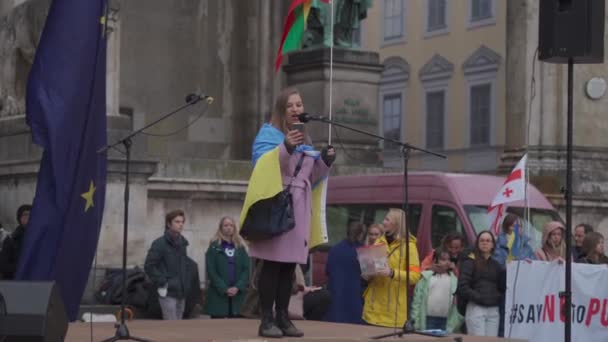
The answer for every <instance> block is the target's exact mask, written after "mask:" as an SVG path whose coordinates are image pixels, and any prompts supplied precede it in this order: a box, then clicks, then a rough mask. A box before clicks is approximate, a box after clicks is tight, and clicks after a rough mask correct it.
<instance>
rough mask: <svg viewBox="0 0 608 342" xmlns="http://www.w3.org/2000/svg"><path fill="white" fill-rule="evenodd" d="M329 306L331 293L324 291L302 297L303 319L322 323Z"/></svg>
mask: <svg viewBox="0 0 608 342" xmlns="http://www.w3.org/2000/svg"><path fill="white" fill-rule="evenodd" d="M329 304H331V293H329V291H327V290H326V289H321V290H317V291H314V292H310V293H307V294H305V295H304V318H306V319H307V320H309V321H322V320H323V318H324V316H325V313H327V309H329Z"/></svg>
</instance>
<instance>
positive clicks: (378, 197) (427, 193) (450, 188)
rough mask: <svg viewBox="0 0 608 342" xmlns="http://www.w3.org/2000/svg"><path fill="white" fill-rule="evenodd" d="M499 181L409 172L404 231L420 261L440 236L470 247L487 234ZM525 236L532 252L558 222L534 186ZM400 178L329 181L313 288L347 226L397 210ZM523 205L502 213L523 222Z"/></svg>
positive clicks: (530, 188) (321, 280)
mask: <svg viewBox="0 0 608 342" xmlns="http://www.w3.org/2000/svg"><path fill="white" fill-rule="evenodd" d="M504 181H505V178H504V177H497V176H491V175H477V174H460V173H444V172H410V173H409V175H408V188H409V189H408V197H409V204H410V206H411V208H410V211H411V213H412V217H411V223H410V229H411V234H413V235H414V236H416V238H417V244H418V253H419V256H420V259H422V258H424V257H425V256H426V255H427V254H428V253H430V251H431V249H433V248H435V247H437V246H438V245H439V244H440V242H441V239H442V238H443V236H445V235H446V234H447V233H450V232H459V233H461V234H462V235H464V236H465V237H466V241H465V243H467V244H469V245H470V244H472V243H473V241H475V237H476V235H477V233H478V232H479V231H482V230H485V229H488V218H487V208H488V206H489V205H490V203H491V202H492V200H493V199H494V196H496V193H497V192H498V190H499V189H500V188H501V186H502V185H503V183H504ZM528 194H529V199H528V201H529V203H530V222H531V224H532V227H533V229H529V233H528V234H530V235H531V236H530V237H531V238H532V241H533V243H534V244H536V245H533V246H532V247H534V248H536V247H537V246H538V243H539V241H540V238H541V235H542V226H543V224H544V223H545V222H547V221H553V220H559V221H561V218H560V217H559V214H558V212H557V211H556V210H555V208H554V207H553V206H552V205H551V203H550V202H549V201H548V200H547V199H546V198H545V197H544V196H543V194H542V193H541V192H540V191H538V190H537V189H536V188H535V187H534V186H532V185H529V186H528ZM402 203H403V174H375V175H356V176H336V177H330V179H329V183H328V190H327V213H326V214H327V226H328V234H329V244H328V245H327V246H324V247H322V248H319V249H318V251H316V252H314V253H313V257H312V277H313V283H314V284H324V283H325V281H326V278H325V260H326V252H327V250H328V248H329V246H331V245H334V244H335V243H337V242H339V241H341V240H342V239H344V237H345V235H346V226H347V224H348V223H349V222H351V221H359V222H363V223H365V224H366V225H370V224H371V223H382V220H383V219H384V216H385V215H386V213H387V211H388V208H401V207H402ZM524 207H525V205H524V202H523V201H519V202H515V203H513V204H511V206H510V207H509V208H508V210H507V211H508V212H511V213H515V214H517V215H519V216H520V217H524Z"/></svg>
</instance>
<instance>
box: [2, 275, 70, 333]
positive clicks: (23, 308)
mask: <svg viewBox="0 0 608 342" xmlns="http://www.w3.org/2000/svg"><path fill="white" fill-rule="evenodd" d="M0 294H2V296H3V297H4V300H5V301H6V315H2V314H1V313H0V341H2V342H17V341H18V342H60V341H63V340H64V339H65V336H66V333H67V330H68V316H67V313H66V310H65V306H64V304H63V300H62V299H61V295H60V294H59V289H58V288H57V286H55V283H54V282H21V281H0ZM1 311H2V308H1V307H0V312H1ZM2 338H5V339H4V340H2Z"/></svg>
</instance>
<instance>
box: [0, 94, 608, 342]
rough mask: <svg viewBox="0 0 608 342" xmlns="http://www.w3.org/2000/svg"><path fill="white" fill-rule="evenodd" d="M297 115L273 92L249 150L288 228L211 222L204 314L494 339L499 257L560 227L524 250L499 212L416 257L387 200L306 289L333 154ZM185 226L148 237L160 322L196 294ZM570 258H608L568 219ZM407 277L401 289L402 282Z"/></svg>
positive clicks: (561, 234)
mask: <svg viewBox="0 0 608 342" xmlns="http://www.w3.org/2000/svg"><path fill="white" fill-rule="evenodd" d="M303 112H304V105H303V100H302V97H301V95H300V93H299V92H298V91H297V90H296V89H293V88H288V89H285V90H283V91H282V92H281V94H279V96H278V97H277V101H276V104H275V108H274V111H273V113H272V116H271V118H270V120H269V122H268V123H266V124H264V126H263V127H262V128H261V129H260V132H259V133H258V136H257V137H256V141H255V142H254V144H253V153H252V162H253V165H254V174H255V173H256V170H262V174H264V172H275V171H277V172H276V173H275V174H276V175H277V179H270V180H267V181H268V182H269V183H268V184H264V186H265V187H267V188H277V186H278V188H279V189H283V188H286V189H289V194H290V195H291V199H292V207H293V213H292V215H293V217H292V218H293V225H292V226H291V227H290V229H289V230H288V231H287V232H285V233H283V234H280V235H277V236H274V237H272V238H267V239H262V240H254V241H247V242H246V241H245V240H244V239H243V238H242V237H241V235H240V234H239V227H237V222H239V221H237V220H235V219H234V218H232V217H223V218H222V219H221V220H220V221H219V224H218V228H217V231H216V232H215V234H214V235H213V236H212V237H211V239H210V243H209V246H208V248H207V251H206V253H205V263H206V265H205V266H206V267H205V270H206V277H205V282H204V286H203V287H204V288H205V294H206V297H205V306H204V313H206V314H208V315H209V316H210V317H211V318H233V317H249V318H257V319H259V320H260V325H259V329H258V334H259V335H260V336H262V337H282V336H290V337H299V336H303V334H304V332H303V331H301V330H300V329H298V328H297V327H296V326H295V324H294V323H293V320H296V319H309V320H321V321H328V322H339V323H352V324H370V325H376V326H384V327H396V328H401V327H403V325H404V323H405V322H406V320H409V323H411V324H412V325H413V327H414V328H415V329H417V330H426V329H441V330H445V331H447V332H466V333H468V334H472V335H484V336H502V334H503V329H504V327H503V322H504V313H505V305H504V300H505V291H506V265H507V263H509V262H512V261H515V260H543V261H557V262H563V261H564V259H565V253H566V251H565V237H566V234H565V227H564V225H563V224H562V223H561V222H558V221H552V222H547V223H546V224H545V225H544V227H543V234H542V241H541V245H540V248H538V249H537V250H533V248H532V246H531V244H530V239H529V237H528V236H527V235H526V234H525V231H524V229H523V227H522V224H521V222H522V221H521V219H520V218H519V217H518V216H516V215H514V214H508V215H506V217H505V218H504V220H503V223H502V229H501V231H500V233H499V234H498V235H497V236H495V235H494V234H493V233H492V232H490V231H481V232H479V234H478V235H477V237H476V240H475V241H474V244H472V247H469V248H466V246H467V245H468V243H467V241H466V237H464V236H462V235H460V234H458V233H455V232H454V233H450V234H447V235H446V236H444V237H443V240H442V243H441V244H440V246H438V247H437V248H436V249H434V250H432V251H431V252H430V253H429V254H428V255H424V256H421V257H423V258H422V262H420V261H419V260H420V259H419V255H418V249H417V244H416V242H417V241H416V238H415V237H414V236H409V239H406V237H405V236H403V232H404V231H405V224H406V215H405V213H404V212H403V211H402V210H400V209H394V208H393V209H389V210H388V212H387V213H386V216H385V217H384V219H383V221H382V222H376V223H373V224H371V225H369V227H367V226H365V225H364V224H363V223H361V222H356V221H353V222H349V223H348V225H347V227H345V237H344V240H343V241H341V242H339V243H337V244H335V245H334V246H333V247H331V249H330V250H329V252H328V256H327V263H326V268H325V273H326V275H327V283H326V284H324V286H322V287H315V286H311V284H310V283H309V282H307V281H306V277H305V276H304V275H305V274H306V272H307V271H308V268H309V267H308V265H309V260H310V257H309V252H310V251H309V248H310V246H309V244H311V241H309V239H311V236H313V235H314V234H315V233H316V232H315V231H314V230H315V229H317V228H316V225H315V222H313V221H314V220H318V218H319V217H320V216H319V212H318V211H319V210H320V208H319V206H318V201H316V200H314V198H315V196H316V195H315V193H316V189H317V187H318V184H319V183H320V182H322V180H323V179H324V178H326V177H327V175H328V174H329V170H330V168H331V165H332V163H333V162H334V160H335V159H336V152H335V150H334V148H333V147H331V146H326V147H324V148H323V149H322V150H321V151H316V150H315V149H314V147H313V146H312V142H311V139H310V136H309V135H308V134H307V132H306V129H305V128H304V127H301V126H299V125H297V123H298V121H299V119H298V115H299V114H302V113H303ZM296 126H298V127H296ZM258 173H259V172H258ZM269 174H270V173H269ZM273 182H274V183H273ZM253 183H255V182H254V180H253V177H252V180H251V181H250V183H249V187H248V191H247V196H253V195H255V194H254V192H256V191H258V189H255V185H256V184H253ZM271 183H273V184H271ZM246 201H247V199H246ZM30 211H31V206H29V205H23V206H21V207H20V208H19V210H18V211H17V221H18V223H19V225H18V227H17V228H16V229H15V230H14V231H13V232H12V234H10V235H8V236H7V237H6V238H4V241H3V242H2V244H1V246H2V249H1V250H0V275H1V276H2V278H3V279H12V278H13V277H14V275H15V270H16V267H17V264H18V257H19V251H20V248H21V245H22V243H23V239H24V234H25V232H26V230H27V223H28V218H29V212H30ZM244 212H245V213H247V210H244ZM185 224H186V214H185V213H184V211H182V210H179V209H178V210H173V211H171V212H169V213H167V214H166V216H165V221H164V232H163V233H162V235H161V236H160V237H159V238H157V239H156V240H154V242H153V243H152V245H151V247H150V249H149V251H148V253H147V256H146V259H145V266H144V270H145V273H146V274H147V276H148V277H149V279H150V281H151V282H152V284H153V288H154V291H155V293H156V294H157V297H158V304H159V305H160V309H161V311H162V317H163V319H167V320H171V319H173V320H174V319H182V318H183V317H184V311H185V310H186V300H187V298H188V297H189V295H190V294H191V293H193V292H199V291H200V288H199V287H197V284H199V285H200V282H199V281H198V271H197V269H198V266H197V264H196V262H195V261H194V260H192V259H191V258H190V257H188V253H187V249H188V245H189V243H188V241H187V239H186V238H185V237H184V236H183V234H182V231H183V229H184V226H185ZM366 246H376V247H378V246H381V247H380V248H382V249H383V250H384V251H385V252H386V253H385V255H384V262H383V263H381V264H382V265H383V266H382V267H378V268H377V270H376V271H374V273H372V274H362V272H361V265H360V263H359V254H358V251H360V250H361V248H365V247H366ZM406 250H409V257H408V258H406V255H405V253H406ZM573 258H574V260H575V261H576V262H581V263H588V264H608V257H606V256H605V254H604V237H603V236H602V235H601V234H600V233H598V232H594V231H593V229H592V227H590V226H589V225H586V224H581V225H578V226H576V227H575V229H574V249H573ZM406 260H409V264H406ZM408 276H409V279H406V277H408ZM408 283H409V284H410V285H411V286H412V288H410V289H408V288H407V284H408ZM408 296H411V297H412V298H411V300H408ZM408 311H409V312H408Z"/></svg>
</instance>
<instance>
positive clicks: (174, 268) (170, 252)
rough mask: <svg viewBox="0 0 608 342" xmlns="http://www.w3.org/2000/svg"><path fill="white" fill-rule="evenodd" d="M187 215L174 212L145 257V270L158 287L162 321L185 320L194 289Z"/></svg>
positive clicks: (178, 211)
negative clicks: (186, 222)
mask: <svg viewBox="0 0 608 342" xmlns="http://www.w3.org/2000/svg"><path fill="white" fill-rule="evenodd" d="M185 221H186V219H185V215H184V212H183V211H182V210H174V211H172V212H170V213H168V214H167V215H166V217H165V225H166V228H165V234H164V235H163V236H161V237H159V238H158V239H156V240H154V242H153V243H152V246H151V247H150V250H149V251H148V255H147V256H146V261H145V266H144V270H145V271H146V273H147V274H148V276H149V277H150V279H151V280H152V282H153V283H154V284H155V286H156V287H157V288H158V295H159V297H158V301H159V304H160V307H161V310H162V312H163V319H167V320H176V319H182V317H183V314H184V309H185V305H186V297H187V296H188V294H189V293H190V287H191V286H192V276H193V275H192V271H191V269H190V265H189V261H188V255H187V254H186V248H187V246H188V241H187V240H186V238H184V237H183V236H182V234H181V233H182V230H183V229H184V223H185Z"/></svg>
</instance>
